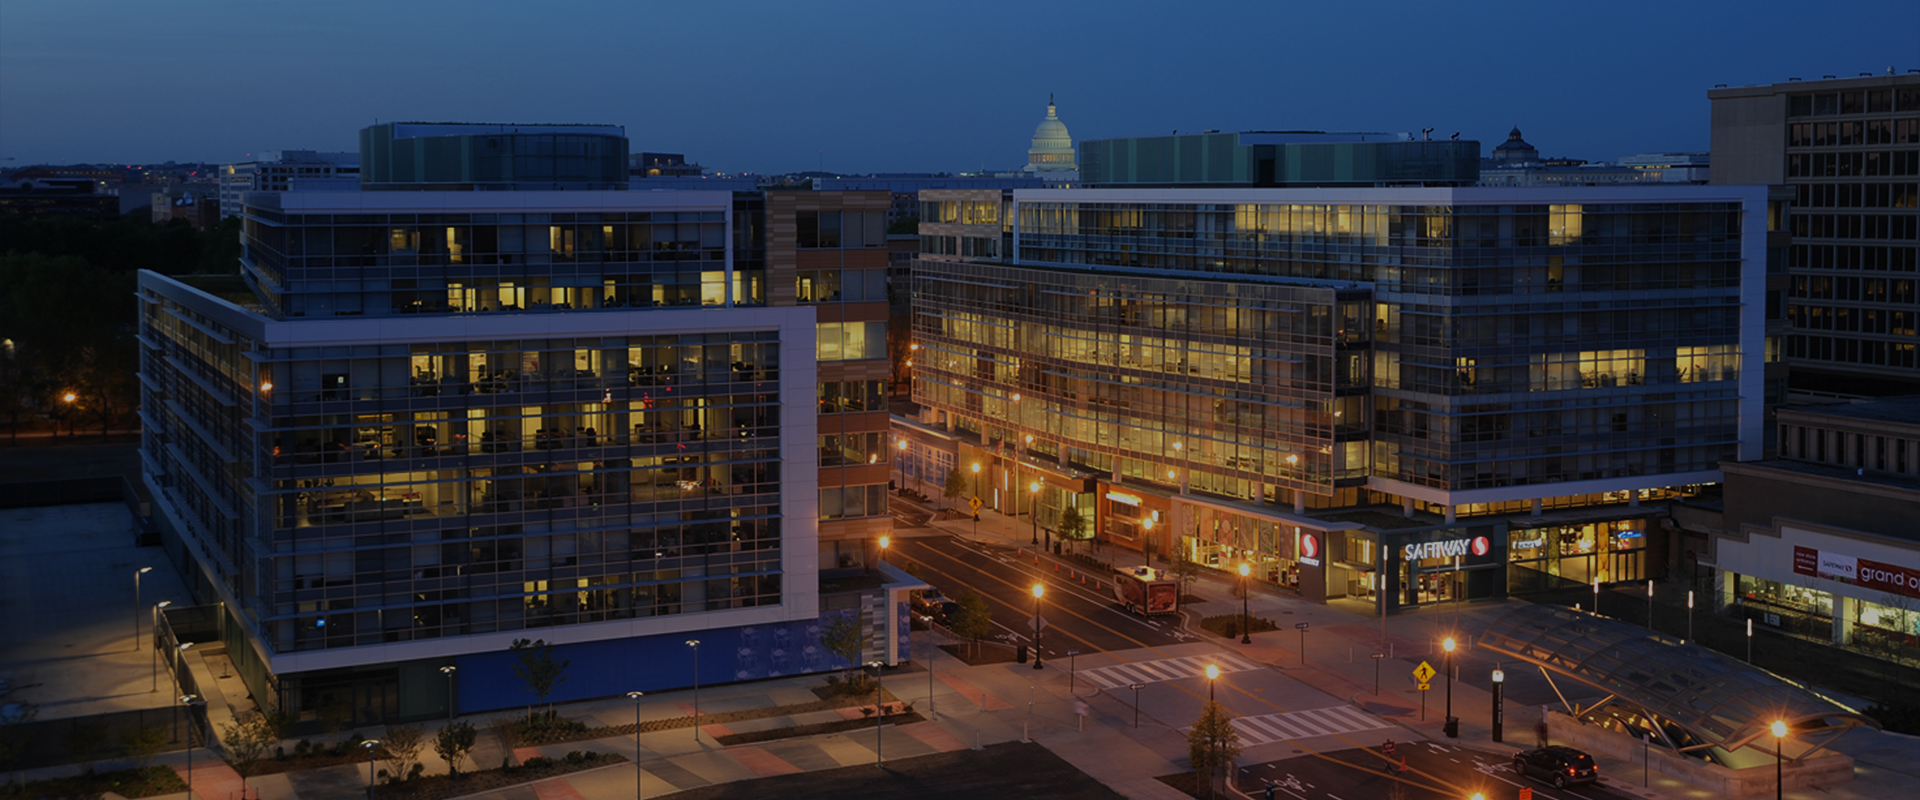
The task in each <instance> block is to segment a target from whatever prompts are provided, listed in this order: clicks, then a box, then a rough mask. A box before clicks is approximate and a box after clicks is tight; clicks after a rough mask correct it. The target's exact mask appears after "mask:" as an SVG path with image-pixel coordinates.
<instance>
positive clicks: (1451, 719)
mask: <svg viewBox="0 0 1920 800" xmlns="http://www.w3.org/2000/svg"><path fill="white" fill-rule="evenodd" d="M1456 646H1457V645H1456V644H1455V643H1454V641H1453V637H1451V636H1449V637H1447V640H1446V641H1444V642H1441V643H1440V647H1441V648H1442V649H1444V650H1446V651H1447V662H1446V663H1447V724H1446V733H1447V738H1449V739H1458V738H1460V720H1459V718H1457V717H1455V716H1454V715H1453V648H1454V647H1456Z"/></svg>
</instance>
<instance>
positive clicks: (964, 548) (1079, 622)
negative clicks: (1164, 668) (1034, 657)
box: [889, 536, 1195, 658]
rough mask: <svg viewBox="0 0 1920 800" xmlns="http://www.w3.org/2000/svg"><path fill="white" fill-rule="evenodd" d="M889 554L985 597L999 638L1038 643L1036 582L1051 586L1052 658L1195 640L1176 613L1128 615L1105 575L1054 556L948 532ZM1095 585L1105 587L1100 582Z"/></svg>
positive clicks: (1043, 609) (898, 544) (950, 588)
mask: <svg viewBox="0 0 1920 800" xmlns="http://www.w3.org/2000/svg"><path fill="white" fill-rule="evenodd" d="M891 552H892V554H891V555H890V556H889V558H893V559H895V560H896V561H910V562H912V563H915V564H918V565H919V572H920V577H921V579H922V580H925V581H926V582H928V583H930V584H932V585H933V586H934V587H936V588H938V589H939V590H940V591H941V592H942V593H944V594H946V595H947V596H948V597H950V598H953V599H955V600H957V599H959V598H960V596H961V595H962V594H965V593H966V592H967V591H973V592H976V593H978V594H979V595H980V596H981V597H983V598H985V599H986V601H987V608H988V609H989V610H990V611H992V612H993V624H994V634H993V638H994V639H996V640H998V641H1002V642H1006V643H1008V644H1024V643H1028V642H1031V641H1032V638H1033V628H1032V621H1033V613H1034V600H1033V591H1032V590H1033V585H1034V584H1035V583H1040V584H1043V585H1045V586H1046V594H1045V597H1044V598H1042V599H1041V601H1040V617H1041V619H1042V620H1043V621H1045V623H1046V626H1045V627H1044V628H1043V629H1042V632H1041V635H1040V652H1041V654H1042V655H1043V656H1044V657H1046V658H1064V657H1065V656H1066V655H1067V651H1069V650H1079V651H1080V652H1082V653H1096V652H1107V651H1114V650H1132V649H1136V648H1142V647H1149V648H1150V647H1160V646H1165V645H1174V644H1180V643H1183V642H1190V641H1193V640H1194V639H1195V637H1194V635H1193V634H1190V633H1188V632H1186V631H1184V630H1182V629H1181V628H1180V623H1181V618H1180V617H1179V616H1178V615H1164V616H1158V617H1144V616H1140V615H1136V614H1128V613H1126V611H1125V610H1123V609H1121V608H1120V607H1119V606H1118V605H1116V604H1115V603H1114V601H1113V595H1112V594H1111V593H1110V589H1108V587H1109V586H1110V585H1111V583H1110V582H1109V581H1108V580H1107V576H1106V575H1104V574H1085V573H1084V572H1083V571H1081V570H1079V569H1078V568H1077V567H1067V566H1061V567H1060V568H1059V569H1058V571H1056V570H1055V569H1054V568H1053V562H1052V561H1050V560H1045V559H1043V560H1042V561H1041V563H1040V564H1039V565H1035V564H1034V563H1033V553H1032V551H1031V550H1026V551H1022V553H1016V552H1015V551H1014V550H1010V549H1007V548H1006V547H1003V546H995V545H989V544H983V543H980V542H971V541H965V540H962V539H958V538H955V537H950V536H915V537H901V538H897V539H895V540H894V543H893V546H892V549H891ZM1023 556H1024V557H1023ZM1082 575H1084V576H1085V579H1086V583H1085V584H1082V583H1081V579H1080V576H1082ZM1096 583H1097V584H1098V585H1099V586H1100V588H1099V589H1095V588H1094V586H1095V584H1096Z"/></svg>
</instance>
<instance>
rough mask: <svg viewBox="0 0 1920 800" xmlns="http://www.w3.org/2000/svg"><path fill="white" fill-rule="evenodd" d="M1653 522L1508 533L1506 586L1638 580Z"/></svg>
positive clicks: (1645, 573) (1521, 588)
mask: <svg viewBox="0 0 1920 800" xmlns="http://www.w3.org/2000/svg"><path fill="white" fill-rule="evenodd" d="M1650 522H1651V520H1649V519H1646V518H1641V519H1625V520H1607V521H1599V522H1579V523H1574V524H1547V525H1533V526H1529V527H1524V528H1514V529H1512V530H1510V531H1508V532H1507V537H1506V538H1507V559H1508V561H1509V562H1510V566H1509V573H1510V575H1509V577H1510V578H1511V581H1510V582H1511V586H1510V589H1511V590H1512V591H1515V592H1525V591H1530V590H1531V591H1543V590H1549V589H1553V588H1559V587H1565V586H1578V585H1587V584H1592V583H1593V582H1594V581H1596V580H1598V581H1599V582H1600V583H1602V584H1609V583H1618V582H1621V581H1639V580H1645V579H1646V578H1647V577H1650V573H1649V572H1648V569H1647V529H1648V526H1649V524H1650Z"/></svg>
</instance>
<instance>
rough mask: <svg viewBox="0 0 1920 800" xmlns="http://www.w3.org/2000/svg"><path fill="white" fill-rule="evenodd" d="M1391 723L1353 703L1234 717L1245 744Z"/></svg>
mask: <svg viewBox="0 0 1920 800" xmlns="http://www.w3.org/2000/svg"><path fill="white" fill-rule="evenodd" d="M1391 727H1393V725H1392V723H1389V722H1387V721H1386V720H1383V719H1381V718H1379V717H1376V716H1374V715H1372V714H1368V713H1367V712H1365V711H1361V710H1360V709H1357V708H1354V707H1353V706H1333V707H1331V708H1316V709H1313V710H1311V711H1288V712H1284V713H1280V714H1266V715H1263V716H1258V717H1235V718H1234V720H1233V729H1234V730H1235V731H1236V732H1238V733H1239V734H1240V744H1241V745H1242V746H1244V747H1254V746H1258V745H1263V744H1267V743H1270V742H1280V741H1286V740H1288V739H1308V738H1312V737H1315V736H1332V735H1334V734H1338V733H1354V732H1357V731H1370V730H1376V729H1379V728H1391Z"/></svg>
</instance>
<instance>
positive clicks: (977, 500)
mask: <svg viewBox="0 0 1920 800" xmlns="http://www.w3.org/2000/svg"><path fill="white" fill-rule="evenodd" d="M967 505H968V506H971V507H972V508H973V510H975V511H979V510H980V505H981V503H980V498H978V497H975V498H973V499H971V500H968V501H967Z"/></svg>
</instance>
